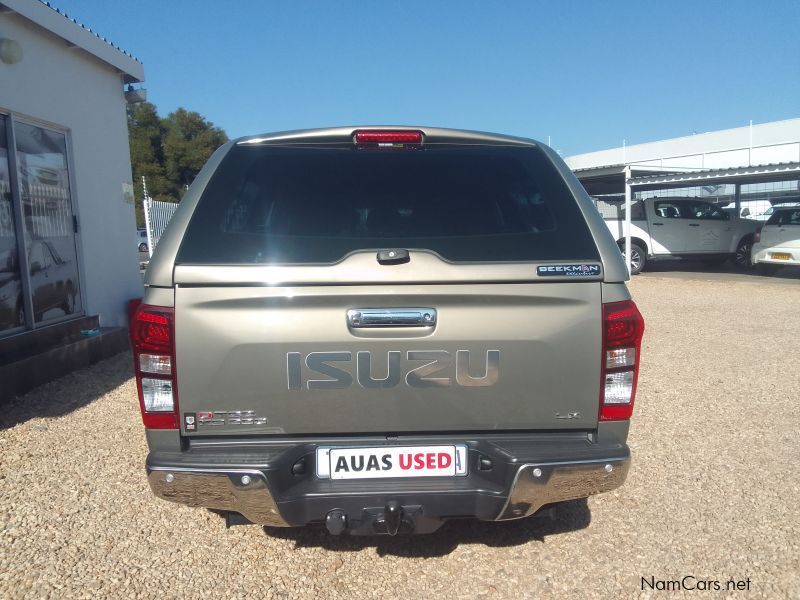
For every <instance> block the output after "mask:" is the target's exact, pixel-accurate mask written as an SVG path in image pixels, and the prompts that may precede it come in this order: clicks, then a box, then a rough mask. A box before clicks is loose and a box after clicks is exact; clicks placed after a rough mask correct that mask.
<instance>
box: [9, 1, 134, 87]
mask: <svg viewBox="0 0 800 600" xmlns="http://www.w3.org/2000/svg"><path fill="white" fill-rule="evenodd" d="M9 11H10V12H14V13H17V14H18V15H20V16H22V17H24V18H26V19H28V20H29V21H31V22H33V23H35V24H36V25H38V26H39V27H42V28H44V29H46V30H47V31H49V32H50V33H52V34H53V35H56V36H58V37H60V38H62V39H63V40H64V41H65V42H66V43H67V45H68V46H71V47H77V48H81V49H82V50H84V51H86V52H88V53H89V54H91V55H93V56H95V57H97V58H98V59H100V60H101V61H103V62H104V63H106V64H108V65H110V66H112V67H114V68H115V69H116V70H117V71H119V72H120V74H121V75H122V80H123V81H124V82H125V83H138V82H141V81H144V66H143V65H142V63H141V61H139V60H138V59H137V58H136V57H134V56H133V55H131V54H130V53H129V52H126V51H125V50H123V49H122V48H120V47H119V46H117V45H115V44H114V43H112V42H110V41H109V40H107V39H106V38H104V37H102V36H101V35H100V34H98V33H97V32H95V31H92V30H91V29H89V28H88V27H86V26H85V25H83V24H82V23H79V22H78V21H76V20H75V19H72V18H70V17H69V16H68V15H67V14H66V13H64V12H61V11H60V10H59V9H57V8H55V7H53V6H51V5H50V3H49V2H44V1H42V0H0V12H9Z"/></svg>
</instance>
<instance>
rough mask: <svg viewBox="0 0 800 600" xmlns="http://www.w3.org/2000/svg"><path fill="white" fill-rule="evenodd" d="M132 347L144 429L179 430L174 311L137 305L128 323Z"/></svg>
mask: <svg viewBox="0 0 800 600" xmlns="http://www.w3.org/2000/svg"><path fill="white" fill-rule="evenodd" d="M131 345H132V346H133V362H134V368H135V369H136V387H137V389H138V391H139V408H141V410H142V421H143V422H144V426H145V427H146V428H147V429H178V428H179V424H180V421H179V420H178V385H177V376H176V373H175V313H174V311H173V310H172V309H171V308H166V307H162V306H150V305H148V304H140V305H139V306H138V308H137V309H136V312H135V313H134V315H133V318H132V319H131Z"/></svg>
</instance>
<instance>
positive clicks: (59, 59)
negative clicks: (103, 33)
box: [0, 13, 143, 325]
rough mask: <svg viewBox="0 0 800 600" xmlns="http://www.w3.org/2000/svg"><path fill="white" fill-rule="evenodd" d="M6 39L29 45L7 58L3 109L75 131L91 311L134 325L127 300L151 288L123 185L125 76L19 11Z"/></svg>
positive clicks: (126, 177)
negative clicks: (14, 58) (10, 61)
mask: <svg viewBox="0 0 800 600" xmlns="http://www.w3.org/2000/svg"><path fill="white" fill-rule="evenodd" d="M0 37H6V38H11V39H14V40H16V41H18V42H19V43H20V45H21V46H22V51H23V59H22V61H21V62H19V63H16V64H14V65H7V64H4V63H0V111H10V112H12V113H14V114H16V115H18V116H20V117H26V118H33V119H35V120H39V121H43V122H44V123H43V124H47V123H51V124H54V125H57V126H60V127H63V128H66V129H67V130H68V134H67V135H68V149H69V150H70V151H71V157H72V164H71V166H72V172H71V173H70V175H71V177H72V181H73V188H72V189H73V192H74V197H73V202H74V204H75V206H76V211H77V213H78V218H79V220H80V233H79V235H78V253H79V260H81V264H82V272H81V275H82V290H83V293H84V307H85V311H86V314H90V315H93V314H97V315H100V322H101V324H102V325H126V324H127V306H126V304H127V301H128V299H130V298H134V297H140V296H142V293H143V287H142V281H141V277H140V275H139V270H138V256H137V254H136V246H135V244H134V242H135V232H136V220H135V216H134V207H133V205H132V204H128V203H126V202H125V199H124V197H123V188H122V186H123V183H130V182H131V166H130V152H129V148H128V130H127V122H126V115H125V98H124V95H123V88H122V82H121V79H120V74H119V72H118V71H116V70H115V69H114V68H113V67H111V66H110V65H108V64H107V63H104V62H101V61H100V60H98V59H97V58H95V57H94V56H92V55H90V54H88V53H87V52H85V51H84V50H81V49H80V48H70V47H68V45H67V44H66V43H65V42H64V41H63V40H62V39H61V38H58V37H56V36H54V35H52V34H51V33H49V32H48V31H46V30H45V29H42V28H40V27H38V26H37V25H34V24H33V23H31V22H30V21H28V20H27V19H25V18H23V17H21V16H19V15H17V14H15V13H3V14H0Z"/></svg>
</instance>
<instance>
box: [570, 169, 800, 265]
mask: <svg viewBox="0 0 800 600" xmlns="http://www.w3.org/2000/svg"><path fill="white" fill-rule="evenodd" d="M575 175H576V176H577V177H578V179H579V180H580V181H581V183H582V184H583V185H584V187H585V188H586V191H587V192H588V193H589V195H590V196H593V197H595V198H596V197H598V196H621V195H623V194H624V198H625V220H624V232H625V236H624V237H625V249H624V251H625V257H626V259H625V260H626V263H627V265H628V269H629V270H630V258H629V257H630V248H631V235H630V231H631V203H632V199H633V194H634V192H636V191H648V190H662V189H670V188H686V187H702V186H716V185H720V184H732V185H733V186H734V196H733V202H734V204H735V210H736V214H737V215H738V214H739V212H740V207H741V189H742V186H743V185H748V184H756V183H764V182H782V181H792V180H796V179H800V161H796V162H784V163H775V164H764V165H750V166H742V167H729V168H720V169H701V170H696V169H679V168H676V167H657V166H654V165H652V164H647V165H636V164H616V165H605V166H601V167H593V168H586V169H577V170H576V171H575Z"/></svg>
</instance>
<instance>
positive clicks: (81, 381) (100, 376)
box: [0, 352, 133, 430]
mask: <svg viewBox="0 0 800 600" xmlns="http://www.w3.org/2000/svg"><path fill="white" fill-rule="evenodd" d="M131 377H133V360H132V359H131V354H130V352H123V353H121V354H117V355H116V356H112V357H111V358H108V359H106V360H103V361H100V362H99V363H97V364H94V365H92V366H90V367H87V368H85V369H81V370H80V371H75V372H74V373H70V374H69V375H66V376H64V377H62V378H61V379H56V380H55V381H51V382H49V383H46V384H44V385H42V386H40V387H38V388H36V389H34V390H31V391H30V392H28V393H27V394H25V395H24V396H19V397H17V398H14V399H13V400H8V401H6V402H3V403H2V405H1V406H0V430H2V429H10V428H11V427H14V426H15V425H19V424H20V423H25V422H26V421H28V420H30V419H36V418H39V417H42V418H48V417H61V416H64V415H66V414H69V413H71V412H72V411H74V410H77V409H79V408H82V407H84V406H86V405H88V404H91V403H92V402H94V401H95V400H97V399H98V398H100V397H102V396H103V395H105V394H106V393H108V392H110V391H111V390H113V389H114V388H117V387H119V386H120V385H122V384H123V383H125V382H126V381H127V380H128V379H130V378H131Z"/></svg>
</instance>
